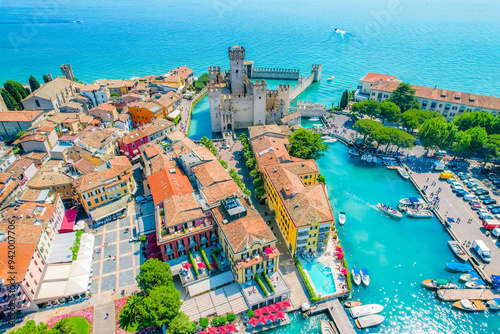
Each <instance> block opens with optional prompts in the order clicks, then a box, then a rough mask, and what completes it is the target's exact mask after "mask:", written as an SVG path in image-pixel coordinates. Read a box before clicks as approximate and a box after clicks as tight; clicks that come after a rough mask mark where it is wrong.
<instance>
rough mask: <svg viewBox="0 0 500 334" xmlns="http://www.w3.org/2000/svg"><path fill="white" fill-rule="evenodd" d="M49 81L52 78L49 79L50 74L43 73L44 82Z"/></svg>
mask: <svg viewBox="0 0 500 334" xmlns="http://www.w3.org/2000/svg"><path fill="white" fill-rule="evenodd" d="M49 81H50V80H49V76H48V75H47V74H44V75H43V82H44V83H47V82H49Z"/></svg>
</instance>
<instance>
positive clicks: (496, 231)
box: [491, 227, 500, 237]
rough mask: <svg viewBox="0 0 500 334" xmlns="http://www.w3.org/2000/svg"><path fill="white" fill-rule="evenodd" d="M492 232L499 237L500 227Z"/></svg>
mask: <svg viewBox="0 0 500 334" xmlns="http://www.w3.org/2000/svg"><path fill="white" fill-rule="evenodd" d="M491 234H493V235H494V236H495V237H499V236H500V227H497V228H494V229H493V230H492V231H491Z"/></svg>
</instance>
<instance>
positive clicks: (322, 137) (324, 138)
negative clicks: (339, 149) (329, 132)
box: [321, 136, 332, 140]
mask: <svg viewBox="0 0 500 334" xmlns="http://www.w3.org/2000/svg"><path fill="white" fill-rule="evenodd" d="M321 139H323V140H328V139H332V137H330V136H321Z"/></svg>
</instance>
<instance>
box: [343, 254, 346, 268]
mask: <svg viewBox="0 0 500 334" xmlns="http://www.w3.org/2000/svg"><path fill="white" fill-rule="evenodd" d="M343 262H344V268H346V269H347V260H346V259H345V257H344V259H343Z"/></svg>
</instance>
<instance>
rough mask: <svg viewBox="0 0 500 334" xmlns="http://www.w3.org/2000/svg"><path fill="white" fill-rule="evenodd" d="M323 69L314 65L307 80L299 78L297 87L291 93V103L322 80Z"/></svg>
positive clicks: (302, 77)
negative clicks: (314, 83)
mask: <svg viewBox="0 0 500 334" xmlns="http://www.w3.org/2000/svg"><path fill="white" fill-rule="evenodd" d="M321 69H322V66H321V65H312V67H311V74H310V75H309V76H308V77H307V78H305V77H304V76H301V77H300V78H299V82H298V84H297V86H295V87H293V89H292V91H291V92H290V101H293V100H295V99H296V98H297V96H299V95H300V94H301V93H302V92H303V91H305V90H306V88H307V87H309V86H310V85H311V84H312V83H313V82H317V81H319V80H320V79H321Z"/></svg>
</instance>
